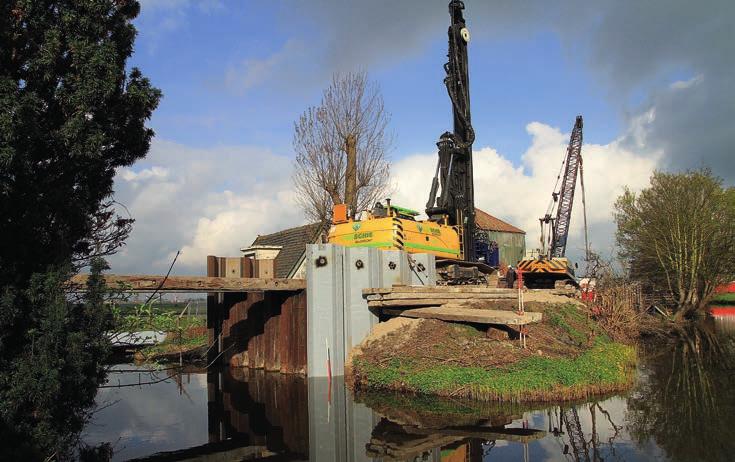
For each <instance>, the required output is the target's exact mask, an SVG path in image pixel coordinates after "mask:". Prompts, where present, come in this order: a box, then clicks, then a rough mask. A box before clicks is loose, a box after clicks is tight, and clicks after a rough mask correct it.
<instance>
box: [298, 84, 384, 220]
mask: <svg viewBox="0 0 735 462" xmlns="http://www.w3.org/2000/svg"><path fill="white" fill-rule="evenodd" d="M389 120H390V116H389V115H388V113H387V112H385V108H384V105H383V97H382V96H381V93H380V89H379V88H378V86H377V84H375V83H371V82H369V81H368V78H367V75H366V74H365V73H348V74H344V75H335V76H333V78H332V83H331V84H330V85H329V87H328V88H327V89H326V90H325V91H324V94H323V96H322V101H321V104H320V105H319V106H317V107H311V108H309V109H307V110H306V112H304V113H303V114H302V115H301V117H300V118H299V120H298V121H297V122H296V124H295V130H294V139H293V146H294V150H295V151H296V161H295V165H294V174H293V182H294V186H295V189H296V192H297V200H298V202H299V204H300V205H301V207H302V208H303V210H304V213H305V214H306V217H307V218H308V219H309V220H312V221H315V222H322V223H324V222H326V221H327V220H328V219H329V217H330V216H331V213H332V206H333V205H334V204H340V203H344V204H347V205H348V206H349V207H350V209H351V211H352V213H353V214H354V213H355V212H357V211H359V210H364V209H367V208H369V207H371V206H372V205H373V204H374V203H375V202H376V201H377V200H380V199H382V198H384V197H385V195H386V194H387V192H388V187H389V164H388V162H387V160H386V151H387V150H388V148H389V146H390V139H389V136H388V134H387V133H386V127H387V125H388V122H389Z"/></svg>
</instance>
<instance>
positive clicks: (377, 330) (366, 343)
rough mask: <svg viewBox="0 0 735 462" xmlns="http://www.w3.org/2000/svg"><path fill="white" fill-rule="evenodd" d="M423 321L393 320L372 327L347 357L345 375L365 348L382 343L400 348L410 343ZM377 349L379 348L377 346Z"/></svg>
mask: <svg viewBox="0 0 735 462" xmlns="http://www.w3.org/2000/svg"><path fill="white" fill-rule="evenodd" d="M424 321H425V320H424V319H412V318H393V319H389V320H388V321H386V322H380V323H378V324H376V325H374V326H373V328H372V329H370V333H369V334H368V336H367V337H365V339H363V341H362V343H360V344H359V345H358V346H356V347H355V348H353V349H352V350H351V351H350V354H349V355H348V356H347V362H346V363H345V369H346V370H345V375H348V376H349V375H350V371H351V369H352V359H353V358H355V357H356V356H360V355H362V354H363V350H364V349H365V348H372V347H373V346H375V345H381V344H383V343H388V344H390V345H393V346H394V347H396V348H400V347H401V346H402V345H403V344H404V343H406V342H409V341H410V338H411V335H412V333H413V331H414V330H415V329H416V327H418V326H419V325H421V324H422V323H423V322H424ZM378 348H380V347H379V346H378Z"/></svg>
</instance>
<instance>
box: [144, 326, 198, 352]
mask: <svg viewBox="0 0 735 462" xmlns="http://www.w3.org/2000/svg"><path fill="white" fill-rule="evenodd" d="M207 343H208V337H207V331H206V329H196V328H191V327H190V328H188V329H182V330H181V331H179V332H169V334H168V336H167V337H166V340H165V341H163V342H161V343H159V344H158V345H153V346H150V347H148V348H145V349H143V350H142V351H141V354H142V355H143V356H144V357H145V358H146V359H147V360H152V359H157V358H158V357H159V356H161V355H165V354H168V353H179V352H186V351H191V350H194V349H197V348H201V347H205V346H207Z"/></svg>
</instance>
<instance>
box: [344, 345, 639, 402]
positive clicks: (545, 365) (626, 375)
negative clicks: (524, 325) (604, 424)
mask: <svg viewBox="0 0 735 462" xmlns="http://www.w3.org/2000/svg"><path fill="white" fill-rule="evenodd" d="M635 358H636V355H635V349H634V348H632V347H630V346H627V345H622V344H619V343H612V342H607V341H603V340H599V339H598V341H597V342H596V344H595V346H594V347H592V348H591V349H590V350H588V351H587V352H585V353H584V354H582V355H581V356H579V357H577V358H541V357H530V358H527V359H524V360H521V361H518V362H517V363H515V364H512V365H510V366H508V367H506V368H497V369H490V370H488V369H483V368H479V367H455V366H444V365H441V366H436V367H429V368H425V369H419V368H416V367H415V365H414V364H412V363H411V362H408V361H406V362H404V361H400V360H393V361H391V362H389V364H388V365H387V367H376V366H374V365H372V364H368V363H365V362H363V361H361V360H360V359H359V358H358V359H356V360H355V362H354V364H353V366H354V368H355V371H356V373H357V374H360V375H363V376H364V377H365V378H366V383H367V385H368V386H369V387H373V388H378V389H380V388H384V389H402V390H407V391H413V392H417V393H427V394H439V395H452V396H457V395H460V396H467V397H472V398H477V399H484V400H510V401H536V400H546V399H552V398H553V399H575V398H580V397H583V396H587V395H588V394H592V393H599V392H605V391H612V390H615V389H619V388H621V387H624V386H626V385H628V384H630V382H631V380H632V378H633V373H634V365H635Z"/></svg>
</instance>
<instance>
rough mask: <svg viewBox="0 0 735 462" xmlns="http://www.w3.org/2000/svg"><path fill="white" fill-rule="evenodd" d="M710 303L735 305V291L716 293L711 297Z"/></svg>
mask: <svg viewBox="0 0 735 462" xmlns="http://www.w3.org/2000/svg"><path fill="white" fill-rule="evenodd" d="M710 303H712V304H719V305H735V293H725V294H717V295H715V296H714V297H712V301H711V302H710Z"/></svg>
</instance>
